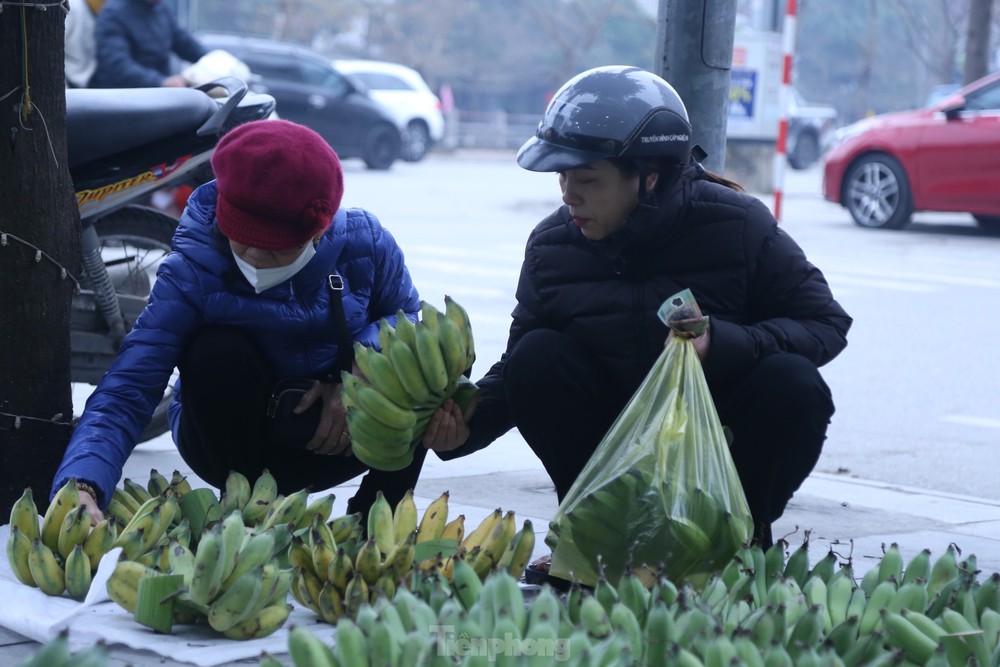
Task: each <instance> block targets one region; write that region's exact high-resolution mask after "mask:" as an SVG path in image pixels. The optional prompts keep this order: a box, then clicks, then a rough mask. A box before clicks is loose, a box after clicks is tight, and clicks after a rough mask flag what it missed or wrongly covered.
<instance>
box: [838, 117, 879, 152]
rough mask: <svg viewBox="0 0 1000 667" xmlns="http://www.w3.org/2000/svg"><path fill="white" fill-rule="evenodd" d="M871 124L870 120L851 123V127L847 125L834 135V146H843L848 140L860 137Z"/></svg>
mask: <svg viewBox="0 0 1000 667" xmlns="http://www.w3.org/2000/svg"><path fill="white" fill-rule="evenodd" d="M869 127H871V123H870V122H869V121H868V120H859V121H858V122H856V123H851V124H850V125H845V126H844V127H839V128H837V130H836V131H835V132H834V133H833V145H834V146H836V145H837V144H842V143H844V142H845V141H847V140H848V139H851V138H853V137H856V136H858V135H859V134H862V133H863V132H865V131H866V130H867V129H868V128H869Z"/></svg>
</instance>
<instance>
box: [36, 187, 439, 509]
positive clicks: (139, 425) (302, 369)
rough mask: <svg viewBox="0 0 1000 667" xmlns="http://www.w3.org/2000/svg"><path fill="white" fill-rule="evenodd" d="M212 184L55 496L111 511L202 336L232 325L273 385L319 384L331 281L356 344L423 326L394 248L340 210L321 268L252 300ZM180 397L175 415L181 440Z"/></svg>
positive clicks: (365, 218) (327, 359)
mask: <svg viewBox="0 0 1000 667" xmlns="http://www.w3.org/2000/svg"><path fill="white" fill-rule="evenodd" d="M215 201H216V190H215V183H214V182H211V183H208V184H206V185H203V186H202V187H200V188H198V189H197V190H196V191H195V192H194V194H193V195H192V196H191V199H190V201H189V202H188V206H187V209H186V210H185V212H184V215H183V216H182V218H181V221H180V225H179V226H178V229H177V232H176V234H175V235H174V239H173V252H171V253H170V254H169V255H168V256H167V257H166V258H165V259H164V260H163V262H162V263H161V265H160V268H159V271H158V272H157V278H156V282H155V283H154V285H153V290H152V293H151V294H150V296H149V302H148V304H147V306H146V308H145V310H144V311H143V312H142V314H141V315H140V316H139V318H138V320H136V322H135V326H134V327H133V328H132V331H131V332H130V333H129V335H128V336H127V337H126V338H125V342H124V344H123V345H122V348H121V351H120V352H119V354H118V357H117V358H116V359H115V361H114V363H113V364H112V366H111V368H110V369H109V370H108V373H107V374H106V375H105V376H104V378H102V379H101V382H100V384H98V386H97V388H96V389H95V390H94V393H93V394H92V395H91V396H90V398H89V399H88V401H87V405H86V409H85V410H84V413H83V415H82V417H81V418H80V423H79V424H78V425H77V427H76V429H75V430H74V432H73V437H72V439H71V440H70V443H69V446H68V448H67V449H66V454H65V455H64V457H63V461H62V465H61V466H60V467H59V471H58V472H57V473H56V476H55V479H54V480H53V487H52V495H54V494H55V492H56V491H57V490H58V489H59V487H61V486H62V485H63V484H65V482H66V480H67V479H70V478H75V479H77V480H86V481H87V482H90V483H91V484H93V486H94V487H95V488H96V489H97V490H98V492H99V493H100V502H102V503H103V504H105V505H106V504H107V501H108V499H110V497H111V493H112V492H113V491H114V488H115V486H116V485H117V484H118V480H119V478H120V477H121V474H122V467H123V466H124V465H125V460H126V459H127V458H128V456H129V455H130V454H131V452H132V449H133V448H134V447H135V443H136V442H137V440H138V437H139V434H140V433H141V432H142V429H143V428H144V427H145V425H146V424H147V423H148V422H149V418H150V416H151V415H152V413H153V409H154V408H155V407H156V404H157V403H158V402H159V400H160V398H161V397H162V396H163V390H164V388H165V387H166V386H167V383H168V382H169V380H170V376H171V374H172V373H173V370H174V368H175V367H176V366H177V364H178V361H179V360H180V357H181V354H182V352H183V350H184V347H185V344H186V343H187V341H189V340H190V339H191V337H192V336H193V335H194V334H195V333H196V332H197V331H198V330H199V329H200V328H201V327H203V326H205V325H209V324H229V325H234V326H238V327H241V328H243V329H246V330H247V331H250V332H252V334H253V335H254V336H255V337H256V338H257V341H258V342H259V343H260V346H261V347H262V348H263V349H264V350H266V351H267V354H268V356H269V359H270V362H271V364H272V365H273V368H274V370H275V373H276V376H277V377H303V376H306V377H317V376H320V375H322V374H324V373H327V372H331V371H333V370H335V368H336V362H337V355H338V352H339V350H338V345H337V331H336V327H335V325H334V324H333V322H332V318H331V316H330V304H329V301H330V294H329V290H328V289H327V287H326V284H327V276H329V275H330V274H332V273H339V274H340V276H341V277H342V278H343V280H344V291H343V299H344V314H345V317H346V319H347V326H348V329H349V330H350V331H351V333H352V334H353V337H354V340H355V341H360V342H362V343H364V344H366V345H377V344H378V321H379V320H380V319H381V318H383V317H388V318H389V319H390V322H395V314H396V313H397V312H398V311H399V310H403V311H404V312H406V313H407V314H408V315H409V316H410V317H411V319H416V317H417V313H418V311H419V309H420V298H419V295H418V294H417V290H416V288H414V286H413V282H412V281H411V279H410V274H409V271H408V270H407V269H406V266H405V264H404V260H403V253H402V251H401V250H400V248H399V246H398V245H397V244H396V241H395V239H394V238H393V237H392V235H391V234H390V233H389V232H388V230H386V229H384V228H383V227H382V225H381V224H380V223H379V221H378V220H377V219H376V218H375V216H373V215H372V214H371V213H369V212H367V211H365V210H362V209H340V210H339V211H337V214H336V216H335V217H334V219H333V224H331V225H330V228H329V229H327V231H326V233H325V234H324V235H323V237H322V239H321V240H320V242H319V243H318V244H317V246H316V256H315V257H313V258H312V259H311V260H310V261H309V263H308V264H306V266H305V267H304V268H303V269H302V270H301V271H299V272H298V273H297V274H296V275H295V276H294V277H293V278H292V279H291V280H289V281H286V282H284V283H282V284H280V285H276V286H275V287H272V288H271V289H268V290H265V291H264V292H263V293H261V294H259V295H258V294H256V293H255V292H254V290H253V288H252V287H251V286H250V284H249V283H248V282H247V281H246V279H245V278H244V277H243V274H241V273H240V271H239V269H238V268H237V266H236V263H235V261H234V260H233V255H232V251H231V250H230V248H229V242H228V241H227V240H226V239H225V238H224V237H223V236H222V235H221V233H220V232H219V231H218V228H217V227H216V225H215ZM179 401H180V392H178V396H177V398H176V400H175V403H174V404H173V405H172V406H171V415H170V416H171V422H172V423H173V425H174V432H175V433H176V424H177V420H178V417H179V414H180V410H181V405H180V403H179Z"/></svg>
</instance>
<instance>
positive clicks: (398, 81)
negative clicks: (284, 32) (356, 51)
mask: <svg viewBox="0 0 1000 667" xmlns="http://www.w3.org/2000/svg"><path fill="white" fill-rule="evenodd" d="M333 66H334V67H335V68H336V69H337V70H338V71H340V72H343V73H344V74H346V75H347V76H349V77H351V78H352V79H354V80H355V82H356V83H359V84H360V85H361V86H363V87H364V88H365V89H366V90H367V91H368V94H369V95H370V96H371V97H372V99H374V100H375V101H376V102H380V103H381V104H382V105H383V106H384V107H385V109H386V111H388V112H389V114H390V115H391V116H392V117H393V118H395V119H396V125H397V126H398V127H399V130H400V132H402V135H403V149H402V151H401V152H400V157H401V158H403V159H404V160H406V161H407V162H418V161H420V160H422V159H423V158H424V156H425V155H427V152H428V151H429V150H430V149H431V147H432V146H433V145H434V144H435V143H437V142H439V141H441V139H442V138H443V137H444V114H443V113H442V112H441V100H439V99H438V96H437V95H435V94H434V92H433V91H432V90H431V89H430V86H428V85H427V82H426V81H424V78H423V77H422V76H420V73H419V72H417V71H416V70H415V69H413V68H410V67H406V66H405V65H399V64H397V63H390V62H384V61H381V60H361V59H342V60H334V61H333Z"/></svg>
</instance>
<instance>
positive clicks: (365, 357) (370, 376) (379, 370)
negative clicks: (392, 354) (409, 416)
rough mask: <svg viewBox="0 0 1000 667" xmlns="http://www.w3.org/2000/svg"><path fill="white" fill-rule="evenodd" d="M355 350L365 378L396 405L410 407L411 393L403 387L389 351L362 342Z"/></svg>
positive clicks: (356, 344)
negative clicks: (381, 350)
mask: <svg viewBox="0 0 1000 667" xmlns="http://www.w3.org/2000/svg"><path fill="white" fill-rule="evenodd" d="M354 350H355V351H354V359H355V361H357V364H358V368H359V369H361V373H362V374H363V375H364V376H365V379H366V380H368V382H370V383H371V385H372V386H373V387H375V389H377V390H378V391H379V392H381V393H382V394H383V395H384V396H385V397H386V398H388V399H389V400H390V401H392V402H393V403H395V404H396V405H398V406H400V407H402V408H409V407H410V405H411V398H410V395H409V394H408V393H407V391H406V389H404V388H403V383H402V382H400V380H399V376H398V375H396V369H395V368H393V366H392V361H390V360H389V356H388V353H386V352H379V351H378V350H376V349H375V348H371V347H367V346H365V345H362V344H361V343H355V344H354Z"/></svg>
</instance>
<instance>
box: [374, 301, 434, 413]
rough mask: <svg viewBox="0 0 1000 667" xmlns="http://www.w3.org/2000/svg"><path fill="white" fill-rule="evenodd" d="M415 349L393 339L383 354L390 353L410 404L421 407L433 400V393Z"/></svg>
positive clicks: (390, 359)
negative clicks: (421, 368)
mask: <svg viewBox="0 0 1000 667" xmlns="http://www.w3.org/2000/svg"><path fill="white" fill-rule="evenodd" d="M407 321H408V320H407ZM414 349H415V348H414V347H411V346H410V345H409V344H408V343H406V342H405V341H403V340H401V339H400V338H391V339H390V340H389V347H388V348H387V349H385V348H384V350H385V351H383V354H385V353H386V352H387V353H388V355H389V361H391V362H392V368H393V370H394V371H395V372H396V376H397V377H398V378H399V382H400V384H402V385H403V389H405V390H406V393H407V394H409V396H410V403H409V404H410V405H412V406H420V405H424V404H426V403H428V401H429V400H430V399H431V398H432V392H431V388H430V387H429V386H427V381H426V380H424V373H423V371H421V370H420V363H419V362H418V361H417V356H416V354H415V353H414Z"/></svg>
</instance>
